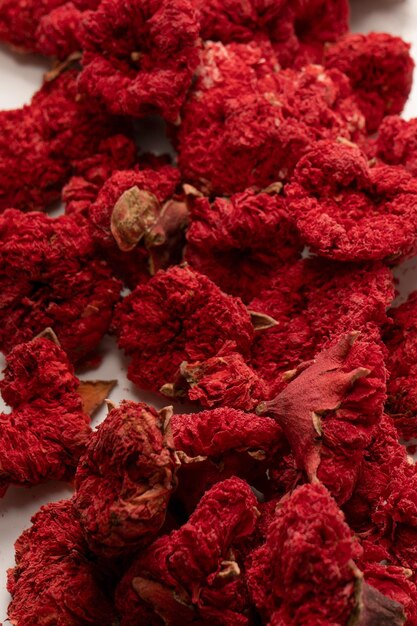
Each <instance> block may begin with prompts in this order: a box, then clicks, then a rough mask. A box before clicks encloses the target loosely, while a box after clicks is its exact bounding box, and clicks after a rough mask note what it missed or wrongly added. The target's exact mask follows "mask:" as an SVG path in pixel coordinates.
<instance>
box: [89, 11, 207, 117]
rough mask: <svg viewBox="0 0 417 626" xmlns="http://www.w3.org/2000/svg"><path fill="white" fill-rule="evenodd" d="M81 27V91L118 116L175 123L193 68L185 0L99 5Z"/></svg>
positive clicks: (192, 34)
mask: <svg viewBox="0 0 417 626" xmlns="http://www.w3.org/2000/svg"><path fill="white" fill-rule="evenodd" d="M81 28H82V32H81V40H82V44H83V50H84V54H83V58H82V64H83V70H82V72H81V76H80V82H79V86H80V90H81V91H82V92H84V93H86V94H87V95H88V96H90V97H92V98H95V99H97V100H98V101H99V102H101V103H103V104H104V105H105V106H106V107H107V109H108V110H109V111H110V112H111V113H116V114H118V115H119V114H121V115H132V116H134V117H140V116H143V115H146V114H148V113H153V112H158V113H161V115H162V116H163V117H164V118H165V119H167V120H169V121H171V122H175V121H176V120H177V119H178V115H179V111H180V107H181V105H182V103H183V101H184V99H185V96H186V93H187V91H188V89H189V87H190V85H191V80H192V76H193V73H194V70H195V69H196V67H197V65H198V34H199V24H198V20H197V16H196V14H195V11H194V9H193V7H192V5H191V2H189V0H136V1H134V0H123V1H122V0H102V1H101V3H100V4H99V6H98V7H97V9H96V10H93V11H87V12H85V13H84V14H83V19H82V25H81Z"/></svg>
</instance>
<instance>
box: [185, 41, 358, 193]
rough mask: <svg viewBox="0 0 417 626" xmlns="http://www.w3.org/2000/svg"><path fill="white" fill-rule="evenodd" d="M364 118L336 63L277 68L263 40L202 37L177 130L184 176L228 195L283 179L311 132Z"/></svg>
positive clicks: (350, 127) (326, 134)
mask: <svg viewBox="0 0 417 626" xmlns="http://www.w3.org/2000/svg"><path fill="white" fill-rule="evenodd" d="M364 123H365V122H364V119H363V117H362V114H361V113H360V111H359V109H358V108H357V105H356V103H355V101H354V99H353V97H352V95H351V88H350V85H349V79H348V78H347V77H346V76H344V75H343V74H342V73H341V72H339V71H338V70H330V71H326V70H325V69H324V68H323V67H321V66H316V65H308V66H306V67H304V68H303V69H302V70H300V71H296V70H285V71H279V67H278V65H277V60H276V57H275V56H274V53H273V52H272V50H271V48H270V47H269V46H268V45H267V44H262V45H261V46H258V45H256V44H254V43H251V44H235V43H231V44H227V45H223V44H221V43H213V42H208V43H206V44H205V47H204V51H203V53H202V60H201V65H200V67H199V69H198V74H197V79H196V81H195V84H194V86H193V88H192V90H191V92H190V94H189V96H188V99H187V102H186V104H185V105H184V108H183V115H182V124H181V126H180V128H179V131H178V135H177V142H178V164H179V168H180V170H181V172H182V174H183V177H184V179H185V180H187V181H189V182H191V183H192V184H193V185H195V186H196V187H197V188H198V189H200V190H202V191H203V192H208V193H214V194H217V195H231V194H233V193H235V192H241V191H242V190H244V189H247V188H248V187H251V186H254V187H256V188H257V189H261V190H262V189H263V188H264V187H267V186H268V185H270V184H271V183H274V182H276V181H277V180H287V179H288V178H289V177H290V176H291V174H292V171H293V169H294V167H295V165H296V164H297V161H298V160H299V158H300V157H301V156H302V155H303V154H304V152H306V150H307V149H308V148H309V146H311V144H312V143H314V142H315V141H318V140H319V139H331V138H336V137H339V136H341V137H344V138H346V139H348V140H356V139H357V138H360V137H361V136H362V134H363V128H364Z"/></svg>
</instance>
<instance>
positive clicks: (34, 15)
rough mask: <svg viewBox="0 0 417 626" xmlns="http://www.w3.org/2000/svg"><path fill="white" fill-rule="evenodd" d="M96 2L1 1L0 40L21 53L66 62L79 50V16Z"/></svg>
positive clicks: (60, 0)
mask: <svg viewBox="0 0 417 626" xmlns="http://www.w3.org/2000/svg"><path fill="white" fill-rule="evenodd" d="M98 4H99V0H71V1H70V2H66V1H65V0H18V1H17V2H16V1H15V0H1V3H0V39H1V40H2V41H5V42H6V43H8V44H10V45H11V46H13V48H17V49H19V50H21V51H25V52H35V53H39V54H45V55H47V56H57V57H58V58H60V59H66V58H67V57H68V56H69V55H70V54H72V53H73V52H76V51H78V50H80V42H79V21H80V18H81V15H82V12H83V11H85V10H86V9H94V8H96V6H97V5H98Z"/></svg>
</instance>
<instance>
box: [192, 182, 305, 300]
mask: <svg viewBox="0 0 417 626" xmlns="http://www.w3.org/2000/svg"><path fill="white" fill-rule="evenodd" d="M278 190H279V186H278ZM190 218H191V219H190V226H189V228H188V230H187V247H186V254H185V258H186V260H187V261H188V263H189V264H190V265H191V266H192V267H194V268H195V269H197V270H198V271H199V272H202V273H203V274H206V276H208V277H209V278H210V279H211V280H212V281H213V282H215V283H216V285H218V286H219V287H220V288H221V289H223V291H226V292H227V293H231V294H233V295H234V296H240V297H241V298H242V300H243V301H244V302H247V301H249V300H251V299H252V298H253V297H255V296H256V295H257V294H258V293H259V291H260V290H261V289H262V288H263V287H264V286H267V285H268V284H269V283H270V282H271V279H272V277H273V276H274V275H275V274H276V272H277V270H279V269H280V268H281V267H282V266H283V265H284V264H285V263H288V262H290V261H295V260H296V259H297V258H298V257H299V256H300V254H301V251H302V244H301V241H300V239H299V237H298V234H297V232H296V230H295V228H294V226H293V224H292V223H291V221H290V220H289V217H288V212H287V210H286V208H285V204H284V201H283V199H282V197H281V196H278V195H277V190H276V189H274V188H272V189H271V192H270V193H260V194H257V193H255V192H254V191H252V190H250V189H248V190H247V191H245V192H243V193H239V194H235V195H234V196H232V198H230V199H227V198H217V199H216V200H215V201H214V202H213V203H210V201H209V199H208V198H196V199H195V200H194V201H193V202H192V203H191V216H190ZM255 233H256V234H255Z"/></svg>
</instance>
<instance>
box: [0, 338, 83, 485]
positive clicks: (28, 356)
mask: <svg viewBox="0 0 417 626" xmlns="http://www.w3.org/2000/svg"><path fill="white" fill-rule="evenodd" d="M0 386H1V391H2V395H3V398H4V400H5V401H6V402H7V403H8V404H9V405H10V406H11V407H12V409H13V410H12V412H11V413H3V414H1V415H0V433H1V435H0V438H1V445H0V496H3V495H4V494H5V493H6V491H7V489H8V487H9V486H10V485H20V486H30V485H37V484H39V483H40V482H43V481H45V480H69V479H71V478H72V477H73V475H74V473H75V468H76V466H77V463H78V459H79V458H80V455H81V454H82V453H83V451H84V449H85V446H86V444H87V441H88V438H89V436H90V433H91V430H90V426H89V424H90V420H89V417H88V415H87V414H86V411H85V408H84V406H83V401H82V397H81V395H80V394H79V392H78V387H79V380H78V379H77V378H76V377H75V376H74V372H73V369H72V367H71V365H70V363H69V361H68V359H67V356H66V354H65V353H64V352H63V350H61V348H59V347H58V346H57V345H55V344H54V343H53V342H52V341H49V340H48V339H43V338H39V339H34V340H33V341H31V342H29V343H24V344H21V345H19V346H17V347H16V348H14V350H12V352H11V353H10V354H9V356H8V360H7V367H6V369H5V372H4V379H3V380H2V381H1V383H0Z"/></svg>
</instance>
